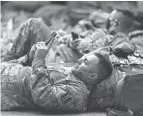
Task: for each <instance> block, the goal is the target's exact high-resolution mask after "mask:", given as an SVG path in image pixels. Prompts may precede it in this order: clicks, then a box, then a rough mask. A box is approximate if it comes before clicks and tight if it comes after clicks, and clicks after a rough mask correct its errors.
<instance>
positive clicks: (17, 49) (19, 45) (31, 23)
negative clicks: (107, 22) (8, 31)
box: [4, 19, 142, 109]
mask: <svg viewBox="0 0 143 116" xmlns="http://www.w3.org/2000/svg"><path fill="white" fill-rule="evenodd" d="M100 33H101V34H100ZM50 34H51V32H50V30H49V29H48V28H47V27H46V26H45V25H44V24H43V23H42V22H41V21H40V20H37V19H29V20H28V21H27V22H26V23H25V24H23V25H22V27H21V30H20V33H19V35H18V37H17V39H16V41H15V42H14V45H13V47H12V53H11V54H10V55H9V56H6V57H5V58H4V60H5V61H6V60H11V59H17V58H20V57H21V56H23V55H25V54H27V52H28V51H29V50H30V48H31V46H32V45H33V44H35V43H36V42H38V41H46V40H47V38H48V37H49V36H50ZM86 34H87V35H90V32H87V33H82V34H81V35H80V36H81V37H82V38H86V39H84V41H85V40H88V39H87V38H88V36H87V35H86ZM139 34H140V33H139ZM135 35H136V34H135ZM132 37H135V36H132ZM90 38H91V40H93V41H94V42H95V44H94V45H93V44H91V43H92V42H87V41H85V43H88V44H86V45H85V46H83V45H84V42H81V41H80V45H79V46H78V49H79V48H80V49H81V50H82V52H83V53H84V52H85V53H88V52H90V51H93V50H96V49H97V48H100V47H105V46H109V43H110V42H111V45H112V46H113V45H114V46H116V45H117V44H118V43H120V42H121V43H124V44H123V45H126V43H127V46H129V47H127V52H128V49H129V51H131V53H134V52H135V51H134V49H132V48H134V47H132V44H130V42H129V41H128V38H126V37H122V36H115V37H113V36H112V35H109V34H108V36H107V34H106V33H105V32H104V31H103V30H100V29H99V30H97V31H96V32H94V33H93V34H92V36H91V37H90ZM103 38H104V39H103ZM113 38H114V39H113ZM119 38H120V39H119ZM96 39H97V40H99V41H95V40H96ZM89 40H90V39H89ZM101 40H105V42H104V41H101ZM106 40H110V41H109V42H108V41H106ZM122 40H123V41H125V42H123V41H122ZM77 41H78V40H77ZM27 43H29V44H27ZM99 43H100V44H99ZM104 43H108V44H104ZM55 44H56V43H55ZM69 46H70V47H68V46H67V45H66V44H61V45H60V46H59V47H58V48H59V49H57V51H58V54H60V55H57V56H56V57H55V56H54V57H55V58H56V59H55V60H54V62H65V61H66V62H73V61H74V62H75V61H77V59H79V58H80V57H81V56H82V55H81V54H79V53H78V52H77V51H75V50H73V49H71V47H73V46H72V45H71V44H69ZM88 46H90V47H88ZM75 48H76V47H75ZM119 48H121V45H120V44H119ZM65 49H66V50H65ZM125 49H126V47H125ZM137 50H138V49H137ZM57 51H56V52H57ZM132 51H133V52H132ZM135 54H136V53H135ZM137 54H138V55H135V56H134V57H132V56H131V58H132V59H137V60H133V61H139V62H138V63H135V65H134V63H133V65H128V64H130V62H129V63H127V64H126V63H125V65H124V66H126V67H127V68H126V70H119V69H122V68H121V67H120V65H117V66H118V68H114V71H115V75H117V76H111V78H110V79H108V80H107V79H106V81H104V82H102V83H101V84H99V85H98V86H99V87H97V88H96V96H94V97H93V99H92V100H93V101H95V102H92V103H93V104H92V105H90V107H91V109H97V108H101V109H102V108H104V109H105V108H106V107H110V106H113V104H114V103H113V99H114V95H113V94H114V91H113V92H112V90H114V88H115V86H116V83H117V82H118V80H120V78H123V77H124V75H125V74H127V73H130V72H129V70H127V69H128V67H132V68H131V69H132V70H130V71H133V72H138V71H140V70H142V63H141V61H142V59H141V58H140V57H138V56H140V55H141V54H140V53H137ZM116 55H117V54H116ZM116 55H115V54H114V55H113V56H114V57H117V56H116ZM130 55H131V54H130ZM49 56H50V57H49ZM51 56H52V55H51V54H50V53H49V55H48V56H47V58H46V61H47V64H48V63H50V62H51V59H52V60H53V57H51ZM58 57H60V58H58ZM50 58H51V59H50ZM117 59H119V61H120V58H118V57H117ZM138 59H140V60H138ZM20 60H21V58H20V59H18V61H20ZM124 60H125V61H128V60H126V59H124ZM111 61H113V60H112V59H111ZM117 61H118V60H117ZM26 63H27V64H29V63H31V62H26ZM113 64H114V62H113ZM118 64H122V60H121V62H118ZM9 65H10V64H9ZM134 68H135V69H136V71H135V69H134ZM116 69H117V70H116ZM114 71H113V72H114ZM118 77H120V78H118ZM113 80H115V81H113ZM106 82H107V83H106ZM104 83H106V84H104ZM109 83H110V84H109ZM99 88H100V89H99ZM109 88H110V89H109ZM98 89H99V90H101V91H99V92H97V91H98ZM102 92H103V93H105V94H104V95H103V94H102ZM109 93H110V95H109ZM94 95H95V94H94ZM98 96H100V97H98Z"/></svg>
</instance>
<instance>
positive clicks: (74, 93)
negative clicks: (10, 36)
mask: <svg viewBox="0 0 143 116" xmlns="http://www.w3.org/2000/svg"><path fill="white" fill-rule="evenodd" d="M98 12H100V13H97V11H95V12H94V13H92V14H91V15H90V16H89V17H88V18H87V19H83V20H80V21H79V22H78V23H77V25H75V26H74V27H73V28H72V32H71V33H67V32H66V30H65V31H64V30H59V31H57V36H56V37H55V40H54V42H53V45H52V46H51V47H50V48H49V49H48V50H47V47H46V45H45V43H44V42H46V41H47V40H48V39H49V38H50V37H51V34H52V31H51V30H50V29H49V28H48V27H47V25H46V24H45V23H44V22H43V21H42V20H41V19H36V18H31V19H29V20H27V21H26V22H25V23H24V24H22V25H21V27H20V30H19V33H18V34H17V36H16V39H15V41H14V43H13V46H12V48H11V52H10V53H7V54H5V56H4V57H2V63H1V85H2V86H1V93H2V94H1V100H2V102H1V104H2V110H13V109H17V108H18V109H19V108H20V109H21V108H24V109H42V110H46V111H64V112H65V111H87V110H94V111H96V110H105V109H106V108H111V107H114V99H115V96H114V94H115V88H116V84H117V82H118V81H119V80H121V79H122V78H124V77H125V76H126V75H128V74H135V73H138V72H141V71H142V70H143V49H142V48H143V25H142V24H141V22H139V21H137V20H135V18H134V15H133V13H132V12H130V11H129V10H128V9H119V8H117V9H114V10H113V11H112V12H111V13H110V14H108V13H104V12H103V13H102V11H98ZM97 14H98V15H97ZM104 15H105V17H102V16H104ZM99 17H100V18H102V20H101V19H100V18H99ZM98 18H99V20H98ZM75 64H76V65H75ZM67 65H68V66H67ZM74 65H75V66H74Z"/></svg>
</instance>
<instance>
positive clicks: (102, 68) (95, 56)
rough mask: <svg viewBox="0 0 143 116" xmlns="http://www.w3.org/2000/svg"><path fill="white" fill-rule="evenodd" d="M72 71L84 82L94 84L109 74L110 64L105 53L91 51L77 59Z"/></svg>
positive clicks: (110, 71) (110, 70)
mask: <svg viewBox="0 0 143 116" xmlns="http://www.w3.org/2000/svg"><path fill="white" fill-rule="evenodd" d="M72 72H73V74H74V75H75V76H76V77H78V78H79V79H80V80H82V81H83V82H84V83H85V84H87V85H95V84H98V83H100V82H101V81H103V80H104V79H106V78H107V77H109V76H110V75H111V73H112V64H111V62H110V61H109V59H108V57H106V56H105V55H102V54H100V53H92V54H87V55H84V56H83V57H82V58H81V59H79V60H78V62H77V65H76V66H75V67H74V68H73V70H72Z"/></svg>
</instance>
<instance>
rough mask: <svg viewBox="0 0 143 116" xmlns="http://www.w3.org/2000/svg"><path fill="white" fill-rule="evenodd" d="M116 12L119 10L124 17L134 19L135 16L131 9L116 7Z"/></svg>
mask: <svg viewBox="0 0 143 116" xmlns="http://www.w3.org/2000/svg"><path fill="white" fill-rule="evenodd" d="M114 10H117V11H118V12H121V13H123V14H124V15H126V16H128V17H130V18H133V19H134V14H133V12H132V11H131V10H130V9H129V8H120V7H116V8H115V9H114Z"/></svg>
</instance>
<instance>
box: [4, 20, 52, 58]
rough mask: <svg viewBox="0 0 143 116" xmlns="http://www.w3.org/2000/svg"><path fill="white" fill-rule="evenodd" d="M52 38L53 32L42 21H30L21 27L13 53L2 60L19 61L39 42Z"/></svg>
mask: <svg viewBox="0 0 143 116" xmlns="http://www.w3.org/2000/svg"><path fill="white" fill-rule="evenodd" d="M50 36H51V31H50V30H49V29H48V27H47V26H46V25H45V24H44V23H43V22H42V21H41V20H40V19H36V18H30V19H28V20H27V21H26V22H25V23H23V24H22V25H21V27H20V29H19V32H18V33H17V36H16V39H15V40H14V43H13V45H12V49H11V52H10V53H7V54H6V55H5V56H4V57H3V58H2V61H9V60H13V59H17V58H20V57H22V56H24V55H26V54H27V53H28V52H29V51H30V49H31V47H32V46H33V44H35V43H36V42H39V41H46V40H48V39H49V38H50Z"/></svg>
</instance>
